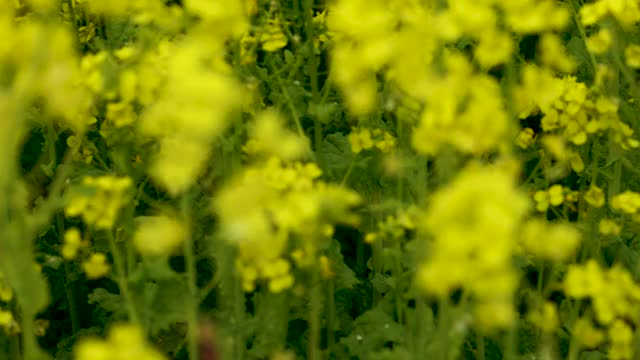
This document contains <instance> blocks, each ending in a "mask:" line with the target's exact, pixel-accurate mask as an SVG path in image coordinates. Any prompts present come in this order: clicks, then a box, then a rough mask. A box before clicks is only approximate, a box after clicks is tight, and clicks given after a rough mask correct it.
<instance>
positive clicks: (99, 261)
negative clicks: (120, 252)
mask: <svg viewBox="0 0 640 360" xmlns="http://www.w3.org/2000/svg"><path fill="white" fill-rule="evenodd" d="M82 269H83V270H84V272H85V274H87V278H88V279H99V278H101V277H103V276H105V275H107V274H108V273H109V271H110V270H111V266H110V265H109V264H108V263H107V257H106V256H105V255H104V254H102V253H95V254H92V255H91V257H90V258H89V260H87V261H85V262H83V263H82Z"/></svg>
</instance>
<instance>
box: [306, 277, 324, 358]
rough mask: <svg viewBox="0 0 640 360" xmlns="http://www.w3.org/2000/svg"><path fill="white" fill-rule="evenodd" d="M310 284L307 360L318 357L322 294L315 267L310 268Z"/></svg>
mask: <svg viewBox="0 0 640 360" xmlns="http://www.w3.org/2000/svg"><path fill="white" fill-rule="evenodd" d="M312 271H313V276H312V277H311V284H309V286H310V288H309V291H310V292H311V294H310V295H311V300H310V302H311V303H310V307H309V343H308V344H307V353H308V359H309V360H319V359H320V307H321V299H320V297H321V296H322V294H321V293H320V282H319V278H318V273H317V269H314V270H312Z"/></svg>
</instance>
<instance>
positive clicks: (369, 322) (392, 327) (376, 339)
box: [340, 306, 404, 359]
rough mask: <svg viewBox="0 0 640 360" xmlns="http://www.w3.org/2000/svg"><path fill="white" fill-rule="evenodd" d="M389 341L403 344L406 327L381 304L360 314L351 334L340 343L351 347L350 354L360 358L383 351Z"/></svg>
mask: <svg viewBox="0 0 640 360" xmlns="http://www.w3.org/2000/svg"><path fill="white" fill-rule="evenodd" d="M388 342H393V343H394V346H395V345H396V344H398V345H402V344H403V343H404V328H403V327H402V325H400V324H398V323H396V322H395V321H394V320H393V318H392V317H391V316H390V315H389V314H387V313H386V312H385V311H384V310H383V309H382V307H380V306H377V307H375V308H374V309H372V310H369V311H367V312H365V313H364V314H362V315H360V316H359V317H358V318H357V319H356V320H355V321H354V323H353V329H352V331H351V333H350V334H349V336H347V337H345V338H343V339H341V340H340V343H341V344H343V345H345V346H346V347H347V348H348V349H349V352H350V354H351V355H352V356H356V357H357V358H359V359H365V358H367V357H368V356H367V355H368V354H371V353H376V352H379V351H382V350H383V349H384V348H385V345H386V344H387V343H388Z"/></svg>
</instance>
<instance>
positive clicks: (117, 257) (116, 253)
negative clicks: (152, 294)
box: [108, 230, 140, 324]
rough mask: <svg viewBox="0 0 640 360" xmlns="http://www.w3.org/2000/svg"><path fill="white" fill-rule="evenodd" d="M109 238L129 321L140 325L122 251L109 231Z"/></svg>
mask: <svg viewBox="0 0 640 360" xmlns="http://www.w3.org/2000/svg"><path fill="white" fill-rule="evenodd" d="M108 237H109V246H110V248H111V256H113V264H114V265H115V267H116V271H117V272H118V274H117V282H118V287H120V294H121V295H122V297H123V298H124V301H125V304H126V305H127V313H128V315H129V320H130V321H131V322H133V323H136V324H139V323H140V318H139V316H138V312H137V309H136V306H135V303H134V301H133V298H132V297H131V292H130V290H129V282H128V279H127V273H126V270H125V266H124V261H123V258H122V254H121V253H120V249H118V244H117V243H116V239H115V237H114V235H113V231H111V230H109V231H108Z"/></svg>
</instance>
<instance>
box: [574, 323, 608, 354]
mask: <svg viewBox="0 0 640 360" xmlns="http://www.w3.org/2000/svg"><path fill="white" fill-rule="evenodd" d="M572 336H574V337H575V338H577V340H578V341H579V342H580V344H582V345H583V346H584V347H586V348H588V349H594V348H596V347H598V345H600V344H601V343H602V342H603V341H604V333H603V332H602V330H599V329H596V328H595V327H594V326H593V324H592V323H591V321H590V320H589V319H585V318H580V319H578V320H577V321H576V322H575V324H573V329H572Z"/></svg>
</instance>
